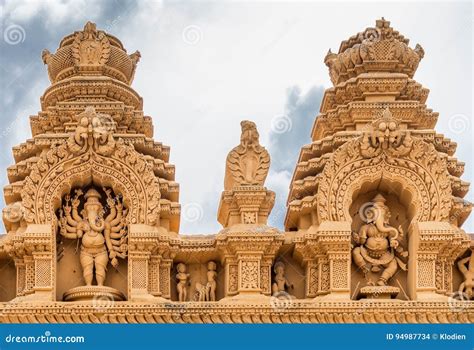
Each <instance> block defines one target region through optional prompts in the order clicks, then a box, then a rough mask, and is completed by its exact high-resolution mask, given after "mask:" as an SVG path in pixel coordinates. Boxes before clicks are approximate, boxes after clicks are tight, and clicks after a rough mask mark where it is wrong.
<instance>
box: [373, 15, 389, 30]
mask: <svg viewBox="0 0 474 350" xmlns="http://www.w3.org/2000/svg"><path fill="white" fill-rule="evenodd" d="M375 26H376V27H377V28H380V29H382V28H390V21H387V20H386V19H385V18H384V17H382V18H381V19H378V20H376V21H375Z"/></svg>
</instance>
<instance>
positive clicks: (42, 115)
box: [3, 22, 180, 301]
mask: <svg viewBox="0 0 474 350" xmlns="http://www.w3.org/2000/svg"><path fill="white" fill-rule="evenodd" d="M42 57H43V61H44V63H45V65H46V66H47V69H48V75H49V79H50V81H51V86H49V87H48V88H47V89H46V91H45V92H44V94H43V96H42V97H41V112H39V113H38V115H35V116H32V117H31V118H30V120H31V130H32V136H33V138H32V139H30V140H28V141H27V142H26V143H23V144H21V145H19V146H17V147H15V148H14V149H13V156H14V159H15V165H13V166H11V167H10V168H8V179H9V181H10V184H9V185H7V186H6V187H5V189H4V194H5V202H6V204H7V207H6V208H5V210H4V216H3V217H4V222H5V225H6V227H7V230H8V235H9V236H11V239H10V240H9V243H7V244H6V245H7V247H6V248H5V249H6V250H8V252H9V253H10V254H11V255H13V256H14V260H15V265H16V280H17V282H16V285H17V291H16V295H17V297H20V298H23V299H31V300H34V301H37V300H63V298H64V299H65V300H82V299H88V298H94V296H98V295H102V294H104V293H106V294H107V293H109V294H111V295H113V297H114V298H115V299H117V300H122V299H126V298H128V299H133V296H135V295H140V294H141V293H142V292H143V290H145V287H146V285H144V281H145V276H144V273H145V272H146V268H147V264H150V263H149V261H150V259H151V258H154V255H155V254H156V252H152V251H150V249H149V248H150V246H151V245H150V244H149V241H152V240H153V239H154V238H156V237H157V236H158V235H161V236H163V235H168V234H171V235H173V234H174V235H175V234H176V232H178V229H179V215H180V206H179V204H178V195H179V186H178V184H177V183H176V182H175V181H174V172H175V169H174V166H173V165H171V164H169V163H168V160H169V151H170V150H169V147H167V146H164V145H162V144H161V143H159V142H155V141H154V140H153V139H152V137H153V125H152V120H151V117H149V116H145V115H144V114H143V101H142V98H141V97H140V96H139V95H138V94H137V92H135V90H133V89H132V88H131V83H132V81H133V77H134V74H135V69H136V66H137V63H138V61H139V59H140V53H139V52H138V51H137V52H135V53H133V54H131V55H128V54H127V51H126V50H125V48H124V47H123V46H122V43H121V42H120V41H119V40H118V39H117V38H115V37H114V36H112V35H110V34H106V33H104V32H103V31H100V30H97V29H96V25H95V24H93V23H90V22H88V23H87V24H86V25H85V27H84V29H83V30H82V31H78V32H75V33H74V34H71V35H68V36H66V37H65V38H64V39H63V40H62V41H61V43H60V45H59V48H58V49H57V51H56V52H55V53H54V54H51V53H50V52H49V51H48V50H44V51H43V54H42ZM161 258H163V257H161V256H160V259H161ZM124 259H125V261H124ZM127 260H128V263H127ZM155 260H156V259H155ZM165 260H166V259H165ZM109 261H110V262H111V263H112V265H116V267H117V269H118V271H120V274H122V275H125V276H126V275H127V270H128V273H129V274H131V276H132V277H131V278H129V279H128V285H127V283H126V281H127V279H126V278H125V279H123V278H116V280H113V279H110V278H113V276H114V275H115V274H111V273H109V274H107V275H108V276H110V278H109V279H108V280H106V281H104V279H106V274H105V271H106V269H107V264H108V262H109ZM167 266H168V270H169V266H170V264H168V265H167ZM156 268H157V269H159V266H157V267H156ZM81 270H82V272H83V276H82V274H81V273H80V271H81ZM78 272H79V273H78ZM65 276H68V278H65ZM82 277H83V278H84V279H85V281H86V286H85V287H83V286H81V284H82V283H83V282H82V281H81V280H82ZM92 279H95V280H97V284H98V285H97V286H96V285H92V282H91V280H92ZM104 284H107V285H109V286H110V287H105V286H104ZM76 287H78V288H76ZM75 288H76V289H75ZM162 292H164V293H165V294H166V291H162ZM145 294H146V293H145ZM168 294H169V293H168ZM107 295H108V294H107Z"/></svg>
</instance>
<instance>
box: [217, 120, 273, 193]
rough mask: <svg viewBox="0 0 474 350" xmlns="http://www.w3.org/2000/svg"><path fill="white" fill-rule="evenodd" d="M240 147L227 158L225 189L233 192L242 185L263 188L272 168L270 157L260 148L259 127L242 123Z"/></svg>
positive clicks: (252, 123) (246, 121) (245, 122)
mask: <svg viewBox="0 0 474 350" xmlns="http://www.w3.org/2000/svg"><path fill="white" fill-rule="evenodd" d="M240 125H241V127H242V135H241V137H240V145H238V146H237V147H235V148H234V149H232V151H230V152H229V155H228V156H227V164H226V172H225V180H224V189H225V190H226V191H229V190H232V189H233V188H234V187H238V186H242V185H257V186H263V184H264V183H265V179H266V177H267V174H268V169H269V167H270V155H269V154H268V152H267V150H266V149H265V148H264V147H262V146H260V143H259V140H258V139H259V134H258V131H257V126H256V125H255V123H254V122H251V121H248V120H244V121H242V122H241V123H240Z"/></svg>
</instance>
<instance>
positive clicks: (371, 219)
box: [352, 194, 408, 286]
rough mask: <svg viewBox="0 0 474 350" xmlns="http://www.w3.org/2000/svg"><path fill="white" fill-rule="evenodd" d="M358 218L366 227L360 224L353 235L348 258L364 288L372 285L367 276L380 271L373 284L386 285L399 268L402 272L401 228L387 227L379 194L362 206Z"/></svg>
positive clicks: (406, 254)
mask: <svg viewBox="0 0 474 350" xmlns="http://www.w3.org/2000/svg"><path fill="white" fill-rule="evenodd" d="M364 207H365V206H363V207H362V208H361V209H363V208H364ZM361 216H363V219H364V220H365V221H366V224H365V225H362V227H361V228H360V230H359V232H354V233H353V237H352V238H353V240H354V243H355V245H356V246H355V248H354V249H353V250H352V258H353V260H354V263H355V264H356V265H357V267H359V268H360V269H361V270H362V272H363V273H364V277H365V279H366V280H367V284H368V285H370V286H373V285H375V283H374V282H373V281H372V280H371V279H370V277H369V274H370V272H374V273H378V272H380V271H382V273H381V275H380V277H379V278H378V281H377V282H376V284H377V285H378V286H386V285H387V283H388V281H389V280H390V278H392V277H393V275H394V274H395V273H396V272H397V271H398V268H399V267H400V268H401V269H402V270H406V264H405V263H404V262H403V261H402V260H401V258H406V257H407V256H408V252H406V251H404V250H403V248H402V247H401V246H400V240H401V238H402V230H401V227H399V229H398V230H397V229H396V228H394V227H392V226H390V225H389V219H390V211H389V209H388V207H387V206H386V205H385V198H384V197H383V196H382V195H380V194H377V195H376V196H375V197H374V199H373V200H372V203H371V206H370V207H368V208H367V207H365V210H364V213H363V215H361Z"/></svg>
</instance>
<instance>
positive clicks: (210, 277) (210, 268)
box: [196, 261, 217, 301]
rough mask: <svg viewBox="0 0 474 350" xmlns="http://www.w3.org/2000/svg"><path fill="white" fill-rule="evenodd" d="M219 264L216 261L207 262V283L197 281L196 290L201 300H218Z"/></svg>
mask: <svg viewBox="0 0 474 350" xmlns="http://www.w3.org/2000/svg"><path fill="white" fill-rule="evenodd" d="M216 269H217V265H216V263H215V262H214V261H209V262H208V263H207V283H206V284H201V283H199V282H197V283H196V292H197V295H198V300H199V301H216V288H217V282H216V277H217V272H216Z"/></svg>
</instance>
